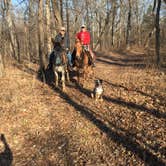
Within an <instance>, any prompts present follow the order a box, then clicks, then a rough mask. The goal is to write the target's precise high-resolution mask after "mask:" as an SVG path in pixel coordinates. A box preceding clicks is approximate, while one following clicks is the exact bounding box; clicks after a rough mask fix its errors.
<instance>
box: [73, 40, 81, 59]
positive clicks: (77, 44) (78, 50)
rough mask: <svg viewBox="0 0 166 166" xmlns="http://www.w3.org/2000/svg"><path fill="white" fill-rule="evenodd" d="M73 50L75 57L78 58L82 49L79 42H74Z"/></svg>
mask: <svg viewBox="0 0 166 166" xmlns="http://www.w3.org/2000/svg"><path fill="white" fill-rule="evenodd" d="M75 50H76V57H77V58H80V57H81V54H82V51H83V48H82V44H81V42H80V41H79V40H76V43H75Z"/></svg>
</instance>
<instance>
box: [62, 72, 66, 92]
mask: <svg viewBox="0 0 166 166" xmlns="http://www.w3.org/2000/svg"><path fill="white" fill-rule="evenodd" d="M65 90H66V86H65V69H63V70H62V91H65Z"/></svg>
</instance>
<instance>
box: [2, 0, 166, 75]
mask: <svg viewBox="0 0 166 166" xmlns="http://www.w3.org/2000/svg"><path fill="white" fill-rule="evenodd" d="M83 23H84V24H86V25H87V27H88V30H89V31H90V33H91V36H92V43H91V45H92V47H93V49H94V50H100V51H103V50H107V51H109V50H114V49H116V50H122V49H125V48H127V49H130V48H132V47H139V48H140V49H141V48H143V49H144V50H145V51H146V52H147V55H149V56H150V59H151V60H153V62H154V63H157V64H163V63H164V61H165V59H164V54H165V50H164V47H165V44H166V28H165V27H166V2H165V0H85V1H81V0H13V1H11V0H0V71H1V72H0V75H3V68H4V66H5V61H6V60H7V59H8V57H14V58H15V59H16V60H17V61H18V62H21V61H23V60H29V61H32V62H36V61H39V62H40V67H41V68H44V67H45V65H46V61H47V59H48V55H49V53H50V51H51V48H52V44H51V38H54V37H55V35H56V33H58V29H59V27H60V26H62V25H63V26H65V27H66V29H67V35H68V45H69V48H70V49H71V50H72V49H73V42H74V40H75V34H76V32H77V31H79V30H80V25H81V24H83Z"/></svg>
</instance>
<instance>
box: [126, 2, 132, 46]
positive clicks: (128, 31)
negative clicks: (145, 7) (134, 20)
mask: <svg viewBox="0 0 166 166" xmlns="http://www.w3.org/2000/svg"><path fill="white" fill-rule="evenodd" d="M128 3H129V11H128V19H127V30H126V45H127V48H129V47H130V33H131V0H128Z"/></svg>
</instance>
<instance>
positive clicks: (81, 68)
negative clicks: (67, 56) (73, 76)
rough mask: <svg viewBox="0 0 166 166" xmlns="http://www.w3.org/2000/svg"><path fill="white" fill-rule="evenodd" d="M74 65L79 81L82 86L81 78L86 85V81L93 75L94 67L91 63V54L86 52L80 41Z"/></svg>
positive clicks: (77, 42)
mask: <svg viewBox="0 0 166 166" xmlns="http://www.w3.org/2000/svg"><path fill="white" fill-rule="evenodd" d="M74 64H75V66H76V72H77V80H78V83H79V84H80V78H82V80H83V82H82V85H84V83H85V80H86V79H87V78H88V77H89V76H90V74H91V73H93V70H92V65H91V63H90V53H89V51H87V50H85V49H84V48H83V46H82V44H81V42H80V41H79V40H76V43H75V58H74Z"/></svg>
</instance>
